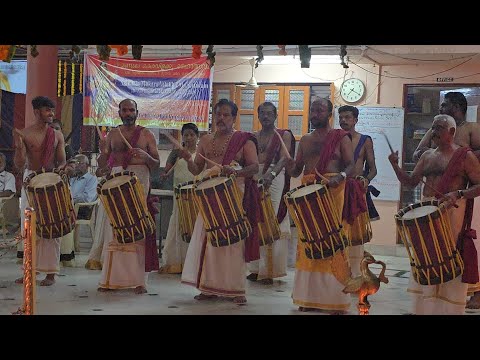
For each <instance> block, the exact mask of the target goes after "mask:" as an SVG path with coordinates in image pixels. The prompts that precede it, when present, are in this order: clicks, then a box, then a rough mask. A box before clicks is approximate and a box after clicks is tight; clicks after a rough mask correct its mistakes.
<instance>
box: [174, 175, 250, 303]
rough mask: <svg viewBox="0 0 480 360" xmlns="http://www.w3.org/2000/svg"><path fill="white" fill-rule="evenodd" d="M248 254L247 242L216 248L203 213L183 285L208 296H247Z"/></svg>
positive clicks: (238, 180)
mask: <svg viewBox="0 0 480 360" xmlns="http://www.w3.org/2000/svg"><path fill="white" fill-rule="evenodd" d="M241 180H243V179H237V184H238V185H239V188H240V189H242V190H243V181H241ZM240 184H242V185H241V187H240ZM244 253H245V242H244V241H239V242H237V243H235V244H233V245H229V246H220V247H214V246H212V244H211V243H210V241H208V240H207V236H206V232H205V228H204V223H203V219H202V216H201V214H199V215H198V217H197V220H196V222H195V225H194V229H193V234H192V238H191V240H190V245H189V247H188V250H187V256H186V258H185V264H184V266H183V272H182V278H181V279H182V283H184V284H188V285H192V286H195V287H196V288H197V289H198V290H200V291H201V292H202V293H204V294H211V295H220V296H225V297H236V296H245V286H246V277H245V272H246V270H247V269H246V263H245V257H244V256H245V255H244Z"/></svg>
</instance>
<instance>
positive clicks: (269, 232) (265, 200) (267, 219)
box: [258, 184, 280, 246]
mask: <svg viewBox="0 0 480 360" xmlns="http://www.w3.org/2000/svg"><path fill="white" fill-rule="evenodd" d="M258 189H259V192H260V211H261V212H262V217H263V221H260V222H259V223H258V233H259V240H260V246H264V245H269V244H272V243H273V242H274V241H275V240H278V239H280V225H278V220H277V214H275V211H274V210H273V205H272V199H271V196H270V191H269V190H268V189H266V188H265V186H263V184H259V187H258Z"/></svg>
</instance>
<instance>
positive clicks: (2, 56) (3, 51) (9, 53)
mask: <svg viewBox="0 0 480 360" xmlns="http://www.w3.org/2000/svg"><path fill="white" fill-rule="evenodd" d="M16 50H17V46H16V45H0V60H2V61H5V62H8V63H9V62H10V61H12V58H13V56H14V55H15V51H16Z"/></svg>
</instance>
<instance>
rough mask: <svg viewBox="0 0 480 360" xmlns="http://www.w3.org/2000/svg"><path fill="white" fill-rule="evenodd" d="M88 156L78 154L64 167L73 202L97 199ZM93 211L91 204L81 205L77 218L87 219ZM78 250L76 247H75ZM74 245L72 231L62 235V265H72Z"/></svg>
mask: <svg viewBox="0 0 480 360" xmlns="http://www.w3.org/2000/svg"><path fill="white" fill-rule="evenodd" d="M88 164H89V162H88V157H87V156H85V155H83V154H78V155H76V156H74V157H73V158H72V159H70V160H69V162H68V165H67V167H66V171H67V174H68V175H69V176H70V181H69V182H70V193H71V194H72V198H73V202H74V203H75V204H76V203H89V202H92V201H95V200H96V199H97V177H96V176H95V175H92V174H91V173H90V172H89V171H88ZM92 211H93V207H92V206H81V207H80V208H79V211H78V214H77V218H78V219H88V218H89V217H90V216H91V213H92ZM77 250H78V249H77ZM74 259H75V246H74V232H73V231H72V232H71V233H69V234H67V235H65V236H63V237H62V241H61V243H60V261H61V262H62V264H63V266H74Z"/></svg>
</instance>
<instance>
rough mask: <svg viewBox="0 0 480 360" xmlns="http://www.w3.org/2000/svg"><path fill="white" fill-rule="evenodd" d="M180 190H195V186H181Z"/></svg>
mask: <svg viewBox="0 0 480 360" xmlns="http://www.w3.org/2000/svg"><path fill="white" fill-rule="evenodd" d="M179 189H180V190H189V189H193V184H186V185H183V186H180V187H179Z"/></svg>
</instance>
